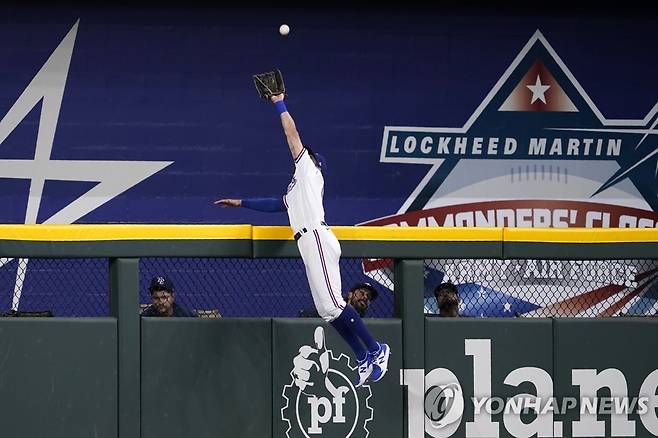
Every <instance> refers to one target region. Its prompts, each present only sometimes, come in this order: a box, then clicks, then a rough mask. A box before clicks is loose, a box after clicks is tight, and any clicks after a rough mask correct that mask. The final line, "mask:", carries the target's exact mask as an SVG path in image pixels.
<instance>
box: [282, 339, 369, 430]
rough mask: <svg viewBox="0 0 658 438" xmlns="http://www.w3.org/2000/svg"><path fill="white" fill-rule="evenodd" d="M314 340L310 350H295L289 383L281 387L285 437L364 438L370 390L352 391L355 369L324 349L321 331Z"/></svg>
mask: <svg viewBox="0 0 658 438" xmlns="http://www.w3.org/2000/svg"><path fill="white" fill-rule="evenodd" d="M315 340H316V343H315V345H314V346H310V345H304V346H302V347H301V348H300V349H299V354H298V355H297V356H296V357H295V358H294V359H293V370H292V371H291V372H290V377H291V382H290V384H289V385H285V386H284V387H283V392H282V394H281V395H282V396H283V399H284V400H285V405H284V407H283V408H282V409H281V420H283V422H285V423H286V424H287V428H286V432H285V433H286V435H285V436H286V437H287V438H302V437H304V438H311V437H320V436H333V437H345V438H348V437H349V438H367V437H368V436H369V435H370V432H369V431H368V422H370V421H372V419H373V415H374V411H373V409H372V408H371V407H370V406H369V404H368V400H369V399H370V398H371V397H372V391H371V389H370V386H369V385H363V386H361V387H359V388H355V387H354V384H353V383H352V379H351V378H350V376H355V375H356V366H351V365H350V358H349V357H348V356H346V355H345V354H340V355H339V356H338V357H336V356H335V355H334V353H333V351H331V350H329V349H327V348H326V344H325V342H324V329H323V328H322V327H317V328H316V329H315ZM300 364H301V365H300ZM307 370H308V371H307Z"/></svg>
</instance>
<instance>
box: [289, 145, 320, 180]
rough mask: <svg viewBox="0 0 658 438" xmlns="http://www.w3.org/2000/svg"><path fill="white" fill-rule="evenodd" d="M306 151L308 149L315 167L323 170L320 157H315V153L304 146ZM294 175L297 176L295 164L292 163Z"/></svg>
mask: <svg viewBox="0 0 658 438" xmlns="http://www.w3.org/2000/svg"><path fill="white" fill-rule="evenodd" d="M304 149H306V152H308V156H309V157H311V160H313V164H315V167H317V168H318V169H320V170H322V168H321V167H320V162H319V161H318V157H317V156H316V155H315V151H314V150H313V149H311V148H310V147H308V146H304ZM292 174H293V175H294V174H295V163H294V162H293V163H292Z"/></svg>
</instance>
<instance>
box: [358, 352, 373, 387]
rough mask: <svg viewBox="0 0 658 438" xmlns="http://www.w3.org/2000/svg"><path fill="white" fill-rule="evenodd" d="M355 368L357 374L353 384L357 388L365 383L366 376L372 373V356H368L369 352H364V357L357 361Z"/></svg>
mask: <svg viewBox="0 0 658 438" xmlns="http://www.w3.org/2000/svg"><path fill="white" fill-rule="evenodd" d="M357 370H358V372H359V375H358V377H357V379H356V382H355V385H354V386H356V387H357V388H358V387H359V386H361V385H363V384H364V383H366V381H367V380H368V377H370V374H372V356H370V354H366V358H365V359H363V360H362V361H361V360H360V361H357Z"/></svg>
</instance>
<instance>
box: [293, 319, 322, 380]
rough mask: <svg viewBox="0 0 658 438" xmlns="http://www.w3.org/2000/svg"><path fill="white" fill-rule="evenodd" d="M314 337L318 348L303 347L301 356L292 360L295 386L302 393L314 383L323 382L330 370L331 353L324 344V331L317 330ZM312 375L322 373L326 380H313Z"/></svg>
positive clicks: (319, 328)
mask: <svg viewBox="0 0 658 438" xmlns="http://www.w3.org/2000/svg"><path fill="white" fill-rule="evenodd" d="M314 337H315V347H316V348H313V347H311V346H310V345H303V346H302V347H301V348H300V349H299V354H298V355H297V356H295V358H294V359H293V360H292V364H293V369H292V377H293V379H294V382H295V385H297V387H298V388H299V389H300V390H302V391H304V389H306V388H307V387H312V386H313V385H315V383H314V382H318V381H319V382H323V381H324V380H325V378H326V375H327V372H328V370H329V352H328V351H327V346H326V344H325V342H324V329H323V328H322V327H318V328H316V329H315V336H314ZM311 373H313V374H317V373H322V374H323V375H324V376H323V377H324V378H323V379H322V380H320V379H317V378H312V377H313V376H311ZM311 380H313V381H314V382H313V381H311Z"/></svg>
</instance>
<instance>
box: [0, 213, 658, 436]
mask: <svg viewBox="0 0 658 438" xmlns="http://www.w3.org/2000/svg"><path fill="white" fill-rule="evenodd" d="M126 228H127V229H129V228H130V227H126ZM118 229H119V227H112V226H109V227H107V228H105V229H103V228H101V229H99V230H98V232H99V233H100V234H98V235H97V236H94V235H93V233H92V234H87V231H88V230H86V228H85V227H84V226H79V227H78V226H74V227H70V228H61V229H60V228H57V227H56V228H52V229H51V228H49V227H45V228H38V229H32V228H30V227H27V228H25V229H22V227H15V228H12V230H13V232H14V234H10V233H8V231H9V230H4V231H7V234H4V235H5V236H7V237H8V239H7V240H1V241H0V251H1V254H2V256H3V257H21V256H30V257H31V256H37V255H38V256H40V257H64V256H65V257H72V256H75V255H76V254H79V253H76V251H82V252H84V255H85V256H90V255H91V256H99V257H100V256H105V257H110V265H109V267H108V269H109V275H108V278H109V281H110V292H111V294H110V303H109V306H110V312H111V318H91V319H84V318H76V319H66V318H52V319H43V318H25V319H18V318H3V319H0V333H2V334H3V335H4V336H0V365H1V366H0V412H3V415H6V418H8V419H12V421H8V422H6V425H5V427H4V429H3V435H4V436H8V437H21V438H23V437H40V436H43V435H44V431H48V435H49V436H54V437H57V436H62V437H64V436H66V437H71V436H80V437H87V436H99V437H122V438H124V437H128V438H133V437H140V436H141V437H150V436H158V437H167V436H172V437H174V436H177V437H178V436H181V435H187V436H199V437H205V436H236V437H268V436H272V437H283V436H288V437H305V436H308V437H310V436H323V437H325V436H330V437H347V436H350V437H366V436H370V437H373V436H376V437H400V436H406V437H414V438H416V437H422V436H425V437H439V436H501V437H506V436H514V437H521V436H532V435H533V434H539V436H589V437H592V436H658V417H657V411H656V408H657V406H658V405H657V401H656V388H657V386H658V353H656V350H655V349H654V348H652V347H653V345H654V344H655V342H654V339H655V335H656V333H658V325H657V323H656V320H655V318H649V317H645V318H605V319H596V320H592V319H542V318H533V319H524V318H517V319H514V320H496V319H472V318H455V319H443V318H431V317H425V316H424V315H423V294H422V288H421V287H419V286H420V285H422V281H423V278H422V277H423V262H422V259H421V258H420V257H425V256H427V255H429V256H432V257H436V256H437V252H439V251H440V252H443V251H463V254H464V257H468V255H469V254H470V256H471V257H473V258H478V257H496V256H499V257H501V258H503V257H505V255H506V254H507V255H508V256H509V255H510V252H509V251H508V252H505V249H506V248H507V249H510V248H515V247H516V248H517V249H518V251H519V252H520V253H519V252H517V253H515V254H516V255H518V256H523V257H527V256H529V254H543V253H542V251H547V252H548V251H550V250H555V253H556V254H559V256H560V257H561V258H569V257H571V256H574V255H577V257H582V256H583V255H584V254H589V256H590V257H592V258H593V259H605V258H606V257H610V256H613V257H615V258H624V257H638V254H642V256H643V257H647V258H658V236H656V234H655V231H654V232H646V231H645V230H628V231H620V230H609V231H608V230H597V231H596V232H592V231H591V230H588V231H587V232H584V231H579V230H566V231H567V232H563V231H562V230H555V231H552V230H546V231H541V232H540V233H538V234H537V235H535V237H536V238H533V233H532V232H528V233H527V234H522V235H521V234H519V235H517V236H516V238H515V239H513V238H514V237H515V236H514V233H511V232H510V233H508V230H506V229H493V230H472V232H473V234H471V235H469V233H465V232H464V230H458V229H457V230H450V231H448V230H427V232H425V230H422V232H421V231H420V230H418V229H409V230H402V229H396V230H387V232H386V233H384V232H383V231H380V230H377V231H374V230H373V233H379V234H370V235H369V234H368V231H369V230H360V229H354V230H341V229H337V230H336V231H337V235H338V236H339V238H340V239H341V243H342V244H343V248H344V254H345V253H348V254H359V255H364V254H375V255H377V256H391V255H393V254H395V253H396V252H395V251H398V252H399V254H401V256H400V258H397V259H396V262H395V271H396V276H395V280H396V288H395V290H396V300H397V302H396V315H395V317H394V318H388V319H380V320H372V319H370V320H367V324H368V325H369V327H370V328H371V329H372V331H373V333H374V334H375V335H376V336H377V337H378V338H380V339H382V340H384V341H386V342H388V343H389V344H390V345H391V348H392V351H393V354H392V356H391V362H390V369H389V373H388V374H387V375H386V377H385V378H384V379H383V380H382V381H381V382H377V383H376V384H372V385H369V386H366V387H364V388H361V389H354V388H352V385H351V384H350V383H349V382H350V381H351V379H352V377H353V374H354V371H353V370H351V367H353V366H354V364H353V363H352V362H351V361H350V360H349V359H348V357H349V351H348V350H347V348H346V345H344V343H343V342H342V341H341V340H340V339H339V338H338V337H337V336H336V335H335V333H334V332H333V331H332V329H331V327H329V325H328V324H326V323H324V322H323V321H321V320H320V319H304V320H298V319H289V318H283V319H282V318H256V319H243V318H220V319H197V320H181V319H153V318H151V319H147V318H144V319H141V320H140V317H139V315H138V313H137V312H136V310H135V309H137V308H138V304H139V300H138V296H139V263H138V260H139V257H141V256H144V255H147V254H154V253H155V254H158V255H171V256H176V255H178V256H185V255H186V254H189V255H195V253H194V243H195V240H194V239H189V238H187V236H189V235H193V233H192V234H186V233H183V232H182V229H181V228H178V229H176V228H174V229H170V230H168V232H173V234H171V236H173V237H176V238H174V239H165V238H162V236H161V235H157V234H153V235H151V236H149V238H148V239H142V240H139V239H135V238H134V237H135V236H133V235H131V234H130V233H128V234H127V235H124V237H123V238H122V239H119V238H117V236H113V235H112V232H113V231H112V230H118ZM154 229H157V227H155V228H154ZM35 230H36V231H38V233H44V234H36V235H34V234H29V233H32V232H34V231H35ZM240 230H242V231H241V232H242V233H243V234H240V235H239V238H233V239H231V238H229V237H231V236H233V237H235V236H234V234H231V233H235V229H233V230H231V231H230V232H227V233H224V231H225V230H222V229H221V227H220V228H217V229H214V230H211V231H213V232H214V233H217V234H216V235H214V236H211V237H209V238H204V239H199V241H200V242H199V243H200V248H201V249H200V251H207V253H206V255H207V256H212V257H227V256H234V255H235V254H236V252H235V251H241V252H240V254H244V256H247V257H249V256H254V253H255V252H256V251H255V248H257V247H258V246H259V245H260V244H261V243H264V244H266V245H269V246H270V247H269V249H268V250H272V251H278V252H277V255H278V256H281V257H294V256H295V254H294V251H293V250H292V248H294V247H291V245H292V244H293V242H292V240H290V238H289V236H287V234H286V235H285V237H280V236H279V237H277V235H275V236H273V237H274V238H270V239H264V238H263V239H258V238H253V237H254V236H262V234H259V233H260V232H261V231H262V230H260V229H258V228H256V227H255V228H251V227H248V226H247V227H246V228H244V229H240ZM244 230H246V231H247V232H244ZM151 231H152V230H151ZM160 231H162V230H160ZM174 231H177V232H178V233H177V232H174ZM186 231H189V229H186ZM521 231H522V230H520V231H519V232H521ZM649 231H651V230H649ZM275 232H277V233H288V232H289V230H288V231H286V230H284V229H277V230H275ZM22 233H28V234H22ZM57 233H65V234H66V233H78V234H73V235H70V234H69V235H68V236H69V238H68V240H67V239H64V235H62V234H57ZM222 233H224V234H222ZM250 233H251V234H250ZM349 233H353V234H351V235H350V234H349ZM354 233H357V234H354ZM487 233H491V234H487ZM181 235H185V236H186V238H185V239H179V238H178V236H181ZM46 236H49V237H50V239H52V240H47V239H46ZM71 236H73V237H71ZM90 236H91V237H92V238H90ZM99 236H100V237H99ZM350 236H351V239H350ZM487 236H493V237H487ZM496 236H497V237H496ZM506 236H507V237H508V238H510V240H508V241H506V240H505V237H506ZM261 241H262V242H261ZM414 244H416V245H417V254H418V255H416V257H413V246H414ZM359 245H371V247H370V248H368V250H367V251H366V250H363V249H362V248H360V246H359ZM492 248H498V249H497V250H493V249H492ZM561 248H562V249H561ZM588 248H589V249H588ZM469 249H470V251H471V252H469ZM260 250H261V251H262V248H261V249H260ZM496 251H498V252H496ZM588 251H589V252H588ZM120 255H124V256H123V257H120ZM269 256H272V254H269ZM318 328H321V330H322V331H323V332H324V334H325V336H326V348H327V350H328V351H327V354H328V357H329V361H328V362H327V367H326V369H324V370H322V368H321V367H319V369H318V370H317V371H316V372H314V373H312V375H311V381H312V382H314V386H313V387H312V391H311V390H310V389H311V388H307V389H306V390H305V391H304V392H303V393H302V392H300V391H299V390H298V389H297V387H296V386H294V385H293V384H292V380H293V378H292V376H291V374H290V373H291V370H292V366H293V359H294V358H295V356H296V355H297V354H299V349H300V347H302V346H304V345H308V346H310V347H313V346H314V339H315V337H316V331H318V330H319V329H318ZM311 357H312V358H313V359H315V360H318V361H319V356H313V355H312V356H311ZM518 394H530V396H534V395H539V396H541V397H543V400H549V399H550V398H551V397H552V396H555V397H557V399H556V400H557V401H558V402H560V400H562V399H563V398H565V397H571V398H575V399H577V400H578V401H577V404H576V406H573V407H571V408H569V409H565V410H563V411H562V410H560V411H559V412H558V411H557V410H555V409H554V410H552V411H551V410H547V411H546V412H543V413H542V414H541V415H539V416H538V417H535V416H534V415H527V414H518V415H517V414H514V413H513V412H512V413H511V414H509V413H508V414H507V415H506V414H505V413H504V411H503V412H497V411H496V409H493V408H492V411H493V412H492V413H490V414H487V413H486V412H482V411H480V412H479V413H478V411H477V409H476V408H477V406H479V403H480V402H481V401H482V400H483V397H488V396H490V397H492V400H493V399H494V398H497V397H502V398H504V402H505V403H507V401H508V398H510V397H513V396H515V395H518ZM581 396H582V397H585V398H587V397H589V398H587V401H583V400H581V399H582V397H581ZM595 396H598V397H606V396H607V397H612V398H611V400H612V403H613V404H614V403H615V402H619V403H622V402H623V401H622V399H621V398H620V397H622V396H627V397H630V399H629V402H630V403H631V406H629V408H628V409H627V410H628V411H629V413H628V414H624V413H621V414H618V413H617V414H614V413H613V414H609V413H601V414H599V415H598V416H597V415H596V414H591V413H588V411H587V409H586V408H583V409H585V410H584V411H583V413H581V403H583V404H585V403H588V402H591V400H592V398H593V397H595ZM442 397H443V398H442ZM473 397H475V400H474V399H473ZM460 400H463V405H462V404H461V402H460ZM633 400H635V401H633ZM440 401H441V403H439V402H440ZM538 403H539V402H538ZM633 403H634V404H633ZM540 406H541V408H542V409H543V408H544V407H545V406H544V405H540ZM494 408H495V406H494ZM444 423H445V424H444Z"/></svg>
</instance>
